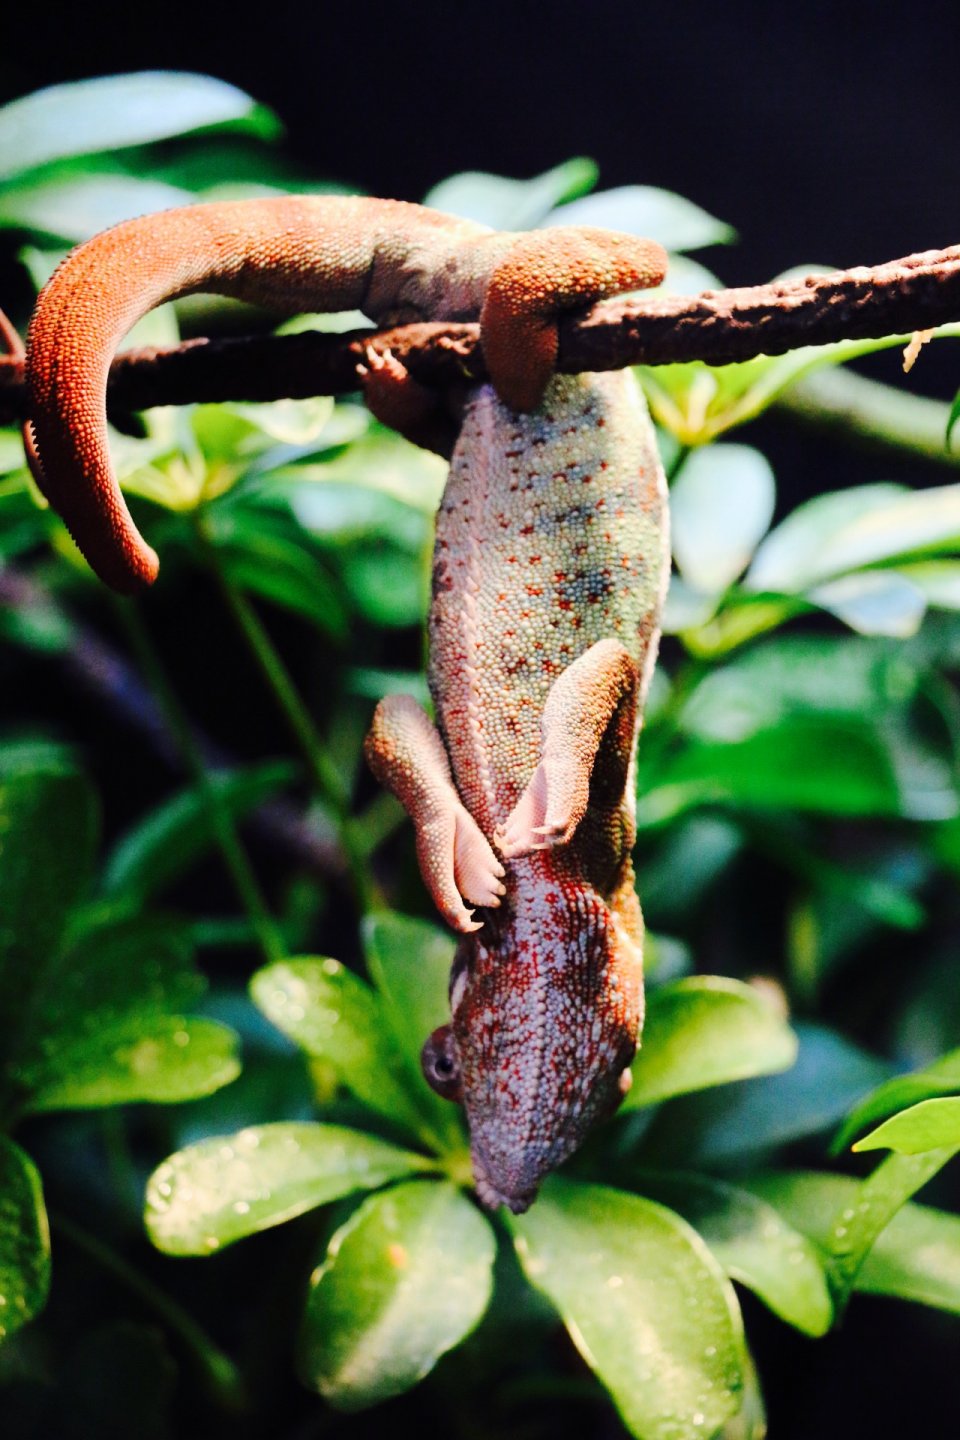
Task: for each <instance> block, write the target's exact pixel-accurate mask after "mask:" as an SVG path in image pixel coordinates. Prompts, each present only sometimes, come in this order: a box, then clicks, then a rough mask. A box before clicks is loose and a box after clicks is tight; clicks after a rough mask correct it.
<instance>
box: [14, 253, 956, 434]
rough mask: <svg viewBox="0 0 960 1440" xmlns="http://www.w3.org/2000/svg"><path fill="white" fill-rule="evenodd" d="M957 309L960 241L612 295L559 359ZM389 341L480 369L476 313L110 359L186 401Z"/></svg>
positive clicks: (155, 391)
mask: <svg viewBox="0 0 960 1440" xmlns="http://www.w3.org/2000/svg"><path fill="white" fill-rule="evenodd" d="M953 320H960V245H953V246H951V247H950V248H949V249H947V250H927V251H923V252H922V253H920V254H917V255H908V256H907V257H906V258H905V259H903V260H892V261H890V262H889V263H888V264H885V265H878V266H875V267H873V268H867V267H859V268H857V269H854V270H843V271H841V270H838V271H833V272H831V273H830V274H828V275H813V276H809V277H807V278H805V279H800V280H786V281H778V282H775V283H774V284H771V285H755V286H749V287H744V288H742V289H737V290H715V291H707V292H706V293H705V294H703V295H696V296H686V295H668V296H662V297H652V298H635V299H630V300H608V301H605V302H604V303H603V304H601V305H597V306H595V308H594V309H593V310H592V311H591V312H590V313H589V314H588V315H586V316H568V317H565V318H564V320H563V321H562V323H561V327H560V369H561V370H563V371H565V372H567V373H574V372H577V371H580V370H617V369H620V368H621V367H622V366H624V365H640V364H643V365H663V364H668V363H670V362H673V361H678V360H704V361H706V362H707V363H708V364H710V365H725V364H728V363H730V362H731V361H735V360H749V359H750V358H752V357H753V356H754V355H761V354H762V355H781V354H783V353H784V352H785V351H787V350H794V349H797V348H798V347H799V346H802V345H825V344H828V343H829V342H830V341H834V340H851V339H857V340H862V339H880V338H882V337H883V336H885V335H897V334H909V333H910V332H912V331H915V330H926V329H929V328H930V327H932V326H934V325H942V324H945V323H947V322H949V321H953ZM371 343H373V344H375V346H376V348H377V349H383V348H385V347H386V346H388V345H389V347H390V348H391V349H392V350H393V352H394V354H395V355H397V357H398V358H399V359H401V360H402V361H403V362H404V364H406V365H407V366H408V368H409V369H410V370H411V371H412V372H413V374H414V375H415V376H416V377H417V379H419V380H421V381H423V382H424V383H425V384H431V385H444V384H449V383H451V382H454V381H456V380H462V379H463V377H464V374H467V375H468V376H469V377H470V378H471V379H477V380H480V379H485V378H486V370H485V368H484V361H483V352H482V349H481V347H480V342H479V331H478V327H477V326H476V325H465V324H453V323H441V324H418V325H405V326H403V327H401V328H399V329H395V330H392V331H380V332H374V331H370V330H353V331H350V332H348V333H347V334H345V335H326V334H318V333H316V332H313V331H310V332H306V333H304V334H300V335H285V336H249V337H243V338H240V339H222V340H188V341H186V342H185V343H184V344H182V345H178V346H176V347H174V348H171V349H168V350H134V351H128V352H127V353H126V354H124V355H121V356H119V357H118V359H117V360H116V361H115V362H114V365H113V368H112V369H111V372H110V387H109V398H110V404H111V406H114V407H116V408H117V409H122V410H128V411H129V410H144V409H147V408H149V407H150V406H151V405H186V404H189V403H191V402H194V401H208V402H209V401H222V400H278V399H282V398H304V397H306V396H309V395H342V394H346V393H348V392H350V391H352V390H356V389H357V380H356V366H357V363H358V361H360V360H362V358H363V353H364V350H365V348H366V346H367V345H369V344H371ZM23 413H24V389H23V366H22V362H20V361H18V360H16V359H13V358H0V422H3V423H11V422H13V421H16V420H18V419H21V418H22V417H23Z"/></svg>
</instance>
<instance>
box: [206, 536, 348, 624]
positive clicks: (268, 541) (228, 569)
mask: <svg viewBox="0 0 960 1440" xmlns="http://www.w3.org/2000/svg"><path fill="white" fill-rule="evenodd" d="M210 530H211V534H212V538H213V539H214V543H215V544H216V546H217V549H218V551H219V553H220V561H221V564H222V565H223V568H224V571H225V573H226V575H227V578H228V579H229V580H230V581H231V582H232V583H233V584H234V585H235V586H237V588H238V589H240V590H244V591H246V592H248V593H250V594H253V595H257V596H259V597H260V598H261V599H263V600H269V601H272V603H273V604H275V605H279V606H281V607H282V608H283V609H284V610H289V611H291V612H292V613H293V614H295V615H302V616H303V617H304V619H306V620H309V621H311V622H312V623H313V624H314V625H317V626H318V627H319V628H320V629H321V630H324V631H325V632H326V633H327V634H328V635H332V636H334V637H335V638H337V639H340V640H342V639H344V638H345V637H346V634H347V628H348V627H347V612H346V609H345V608H344V604H343V599H342V597H341V595H340V592H339V590H338V588H337V586H336V584H335V583H334V581H333V579H332V577H331V576H330V575H329V574H328V573H327V571H326V568H325V566H324V564H323V562H322V561H321V560H320V558H319V556H317V555H316V553H314V552H313V551H312V550H311V548H310V547H309V546H306V545H304V543H303V538H302V537H301V538H300V539H299V540H297V539H294V538H288V537H287V536H285V535H283V534H280V533H278V532H277V531H276V530H275V529H271V528H268V527H264V526H263V524H262V517H260V516H258V514H257V513H256V512H252V513H246V512H244V511H242V510H233V511H231V513H230V514H229V515H223V514H217V516H216V519H215V522H214V524H212V525H211V526H210Z"/></svg>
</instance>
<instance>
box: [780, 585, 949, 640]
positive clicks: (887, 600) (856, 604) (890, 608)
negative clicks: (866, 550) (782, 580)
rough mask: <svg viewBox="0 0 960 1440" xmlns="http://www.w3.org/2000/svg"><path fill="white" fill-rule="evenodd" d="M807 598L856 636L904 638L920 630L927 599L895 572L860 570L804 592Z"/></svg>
mask: <svg viewBox="0 0 960 1440" xmlns="http://www.w3.org/2000/svg"><path fill="white" fill-rule="evenodd" d="M807 599H808V600H810V601H812V603H813V604H814V605H819V606H820V608H821V610H829V612H830V614H831V615H836V617H837V619H838V620H842V621H843V623H844V625H849V626H850V629H851V630H856V631H857V632H858V634H860V635H892V636H894V637H895V638H897V639H904V638H905V637H907V636H909V635H915V634H916V633H917V631H918V630H919V628H920V622H921V620H922V619H923V617H924V615H925V613H926V609H927V600H926V596H925V595H924V593H923V591H922V590H921V588H920V587H919V586H918V585H915V584H914V583H913V581H912V580H909V579H907V577H906V576H905V575H902V574H900V573H899V572H898V571H896V570H860V571H858V572H857V573H856V574H853V575H841V576H840V578H839V579H837V580H830V581H829V582H828V583H827V584H826V585H816V586H814V588H813V589H812V590H808V591H807Z"/></svg>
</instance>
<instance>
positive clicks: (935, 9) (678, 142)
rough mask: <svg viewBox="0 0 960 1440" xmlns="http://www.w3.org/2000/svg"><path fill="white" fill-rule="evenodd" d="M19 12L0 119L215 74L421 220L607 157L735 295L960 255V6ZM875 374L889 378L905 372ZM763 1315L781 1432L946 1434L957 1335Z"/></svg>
mask: <svg viewBox="0 0 960 1440" xmlns="http://www.w3.org/2000/svg"><path fill="white" fill-rule="evenodd" d="M2 10H3V13H2V24H0V47H2V49H0V102H2V101H6V100H9V99H13V98H14V97H16V96H18V95H21V94H24V93H26V92H28V91H30V90H34V89H37V88H40V87H42V86H44V85H49V84H52V83H55V82H58V81H63V80H70V79H77V78H82V77H87V76H90V75H97V74H106V73H111V72H116V71H124V70H137V69H146V68H176V69H189V70H196V71H202V72H206V73H209V74H213V75H217V76H219V77H221V78H223V79H225V80H229V81H232V82H233V83H235V84H237V85H239V86H241V87H242V88H244V89H246V90H248V91H249V92H250V93H251V94H253V95H254V96H256V97H257V98H258V99H260V100H262V101H265V102H266V103H268V104H269V105H271V106H272V107H274V108H275V109H276V110H277V111H278V112H279V114H280V115H281V117H282V118H283V119H284V121H285V123H286V124H287V126H288V129H289V136H288V142H289V149H290V151H291V152H292V153H293V154H294V156H296V157H298V158H299V159H300V160H302V161H303V162H304V163H306V164H308V165H309V166H310V167H311V169H313V170H315V171H316V172H317V174H318V175H320V176H325V177H329V178H331V179H338V180H342V181H346V182H349V183H351V184H355V185H358V186H360V187H362V188H364V189H367V190H369V191H370V192H371V193H374V194H382V195H390V196H397V197H401V198H407V199H419V198H421V196H422V195H423V193H424V192H425V191H426V189H427V188H428V187H429V186H430V185H431V184H432V183H434V182H435V181H436V180H438V179H440V178H442V177H443V176H445V175H447V174H450V173H451V172H454V171H457V170H463V169H489V170H494V171H498V172H501V173H507V174H512V175H517V176H527V175H532V174H534V173H536V172H538V171H540V170H543V169H546V168H547V167H549V166H551V165H553V164H556V163H557V162H558V161H560V160H562V159H565V158H567V157H568V156H571V155H575V154H585V155H591V156H593V157H594V158H595V159H596V160H597V161H598V162H599V164H600V167H601V177H602V178H601V183H602V185H604V186H612V185H620V184H627V183H630V182H643V183H649V184H656V185H663V186H666V187H668V188H670V189H673V190H676V191H678V192H680V193H681V194H684V195H687V196H689V197H690V198H691V199H693V200H695V201H697V202H699V203H700V204H701V205H703V206H705V207H706V208H707V209H708V210H710V211H712V212H713V213H714V214H716V215H718V216H719V217H721V218H722V219H724V220H726V221H729V222H730V223H731V224H732V225H734V226H735V227H736V229H737V230H738V231H739V234H740V243H739V245H738V246H736V247H734V248H731V249H728V250H724V251H722V252H721V251H713V252H708V254H707V255H705V256H704V259H705V260H706V262H707V263H708V264H710V265H711V267H712V268H714V269H715V270H717V271H718V272H719V273H720V274H721V276H722V277H723V279H724V280H726V281H727V282H728V283H731V284H745V283H753V282H759V281H762V280H766V279H768V278H769V277H770V276H771V275H773V274H775V273H777V272H779V271H781V270H784V269H786V268H788V267H789V266H793V265H798V264H803V263H819V264H836V265H839V266H848V265H853V264H867V263H874V262H879V261H883V260H888V259H892V258H894V257H896V256H899V255H904V254H907V253H909V252H911V251H914V250H920V249H928V248H938V247H941V246H944V245H948V244H951V243H955V242H958V241H960V184H958V170H960V83H958V77H960V63H958V62H960V15H958V12H957V10H956V9H955V8H954V7H951V6H950V5H949V4H940V5H937V6H934V5H932V4H929V3H923V0H920V3H915V4H911V5H907V4H897V5H892V6H891V5H883V6H880V5H863V4H858V5H856V4H848V5H846V6H836V5H810V4H808V5H806V6H803V5H801V6H799V7H798V6H792V7H785V6H775V5H772V4H770V3H752V4H728V3H727V4H725V3H722V0H714V3H711V4H704V3H700V0H697V3H694V4H678V5H672V6H666V5H658V6H652V5H648V4H642V3H637V4H634V5H633V6H630V5H628V4H624V3H616V4H614V3H609V0H594V3H592V4H590V3H587V0H581V3H575V4H574V3H561V4H554V5H545V4H524V3H517V4H513V5H510V4H506V3H502V0H496V3H485V4H480V3H466V4H463V3H461V4H457V3H456V0H447V3H445V4H434V5H424V4H419V5H418V4H412V3H404V4H399V5H396V6H390V7H387V6H380V5H370V4H359V3H355V4H352V5H344V4H342V3H341V4H337V5H323V4H316V5H309V4H305V3H303V0H299V3H291V0H269V3H268V4H267V5H265V6H264V7H263V8H262V9H261V10H260V11H259V13H258V11H257V10H256V9H255V8H254V7H253V6H251V7H250V8H249V10H247V11H246V12H243V13H241V12H240V11H239V9H233V8H230V9H228V8H227V7H225V6H223V5H203V4H202V0H191V3H187V0H170V3H167V4H165V5H162V6H152V5H146V4H139V5H135V4H130V3H129V0H126V3H123V4H117V3H109V4H99V5H97V4H94V5H93V6H90V5H86V6H71V7H67V6H62V7H61V6H53V5H50V4H35V5H33V6H32V7H29V6H25V5H21V6H17V7H14V6H13V4H12V3H11V0H3V4H2ZM0 303H3V302H2V297H0ZM869 368H870V373H873V374H877V375H883V376H885V377H886V378H890V379H892V378H894V376H895V375H896V374H897V364H896V361H895V359H894V358H893V357H891V356H885V357H877V358H876V359H875V360H874V361H873V362H871V366H870V367H869ZM905 383H907V384H909V385H910V386H911V387H916V388H917V389H922V390H924V391H926V392H927V393H931V394H938V395H940V396H943V397H947V396H950V395H952V394H953V393H954V392H955V390H956V388H957V385H958V383H960V352H958V350H957V348H956V347H955V346H951V345H941V346H938V347H933V351H932V353H931V351H927V352H925V353H924V356H923V359H922V361H921V362H920V364H919V365H918V366H917V367H916V370H915V371H914V373H913V374H912V375H911V376H910V378H909V380H908V381H907V382H905ZM736 438H738V439H740V438H741V437H740V436H737V437H736ZM742 438H743V439H744V440H746V441H748V442H755V443H757V444H758V445H760V447H761V448H763V449H764V450H765V451H766V452H767V453H768V454H769V456H770V458H771V460H772V461H773V464H774V466H775V469H776V471H777V473H778V477H779V479H780V483H781V508H783V507H784V497H785V498H786V505H787V508H789V505H790V504H792V503H795V500H796V499H797V498H800V496H802V495H803V494H810V493H815V492H817V491H821V490H824V489H829V488H834V487H837V486H840V485H846V484H855V483H863V482H864V481H868V480H875V479H879V478H898V479H904V480H907V481H909V482H911V483H915V484H930V483H944V481H945V480H947V479H949V478H951V477H950V476H949V474H948V473H947V472H944V471H943V470H942V469H934V468H933V467H931V466H928V465H924V464H923V463H922V462H918V461H911V462H909V463H908V462H906V461H904V462H896V466H895V467H894V466H893V465H892V463H891V459H890V458H889V457H887V458H886V459H885V460H884V461H883V467H884V468H883V471H882V473H881V472H880V471H879V470H878V465H877V462H876V460H875V458H874V457H873V456H872V455H870V454H859V453H856V452H853V451H851V450H848V449H846V448H843V447H838V446H837V445H836V443H835V442H834V441H830V442H825V441H824V440H822V439H821V437H819V436H815V435H812V434H810V433H809V432H807V431H804V430H801V429H798V428H797V426H796V425H795V424H794V423H793V422H788V421H786V420H783V419H777V418H776V417H775V416H774V417H772V418H767V419H765V420H764V421H763V422H761V423H760V424H758V425H756V426H753V427H751V428H749V429H748V430H747V431H745V432H744V434H743V436H742ZM894 468H895V470H896V473H894ZM747 1308H748V1317H749V1320H750V1324H751V1334H752V1336H753V1338H754V1341H755V1343H756V1345H757V1350H758V1358H759V1361H760V1370H761V1374H762V1376H763V1378H764V1381H765V1388H766V1391H767V1398H768V1401H769V1403H770V1410H771V1429H772V1434H773V1436H775V1437H780V1440H808V1437H809V1436H810V1435H812V1434H817V1435H820V1436H822V1437H825V1440H829V1437H831V1436H837V1437H840V1436H844V1437H846V1436H851V1435H867V1434H870V1435H874V1434H876V1435H882V1434H885V1433H891V1434H897V1433H909V1432H910V1431H914V1430H920V1431H921V1432H923V1433H927V1434H933V1435H941V1434H947V1433H952V1432H953V1431H954V1428H955V1427H954V1426H953V1425H951V1427H950V1430H949V1431H948V1429H947V1428H946V1424H945V1420H944V1417H943V1416H942V1415H938V1414H937V1411H938V1409H939V1407H940V1406H941V1405H943V1406H944V1407H945V1408H946V1407H948V1406H949V1407H950V1408H952V1406H951V1404H950V1392H951V1391H952V1392H953V1395H954V1396H955V1395H956V1381H955V1357H956V1354H957V1344H958V1338H960V1330H958V1322H957V1321H956V1320H952V1321H951V1320H948V1319H946V1318H945V1317H943V1316H939V1315H937V1314H934V1313H932V1312H928V1311H923V1310H921V1309H920V1308H919V1307H910V1306H903V1305H901V1306H894V1305H892V1304H890V1303H886V1302H882V1301H870V1300H867V1299H857V1300H856V1302H855V1303H854V1306H853V1308H852V1310H851V1313H850V1315H849V1317H848V1319H847V1321H846V1323H845V1325H844V1327H843V1328H842V1330H841V1331H840V1332H839V1334H837V1335H836V1336H834V1337H831V1338H830V1339H827V1340H825V1341H822V1342H819V1343H818V1344H812V1343H809V1342H804V1341H803V1340H801V1339H800V1338H798V1337H795V1336H792V1335H788V1334H787V1332H786V1330H785V1328H784V1327H782V1326H777V1325H776V1324H775V1322H772V1321H770V1320H769V1319H768V1317H766V1316H764V1315H762V1314H761V1313H760V1308H759V1306H756V1305H753V1304H752V1303H748V1307H747ZM927 1407H932V1409H931V1408H927ZM931 1422H932V1423H931ZM358 1433H359V1432H358Z"/></svg>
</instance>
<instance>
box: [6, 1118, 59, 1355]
mask: <svg viewBox="0 0 960 1440" xmlns="http://www.w3.org/2000/svg"><path fill="white" fill-rule="evenodd" d="M49 1288H50V1233H49V1230H48V1227H47V1212H46V1210H45V1209H44V1205H43V1188H42V1186H41V1184H40V1176H39V1174H38V1173H37V1169H36V1166H35V1165H34V1163H33V1161H32V1160H31V1159H30V1157H29V1156H28V1155H25V1154H24V1152H23V1151H22V1150H21V1149H20V1147H19V1146H18V1145H14V1143H13V1141H12V1140H8V1139H7V1138H6V1137H5V1136H3V1135H0V1345H2V1342H3V1340H5V1339H6V1338H8V1337H9V1336H10V1335H12V1334H13V1333H14V1332H15V1331H16V1330H19V1329H20V1327H21V1326H22V1325H26V1323H27V1321H28V1320H32V1319H33V1317H34V1315H37V1314H38V1313H39V1312H40V1311H41V1310H42V1309H43V1307H44V1305H45V1304H46V1301H47V1291H48V1290H49Z"/></svg>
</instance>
